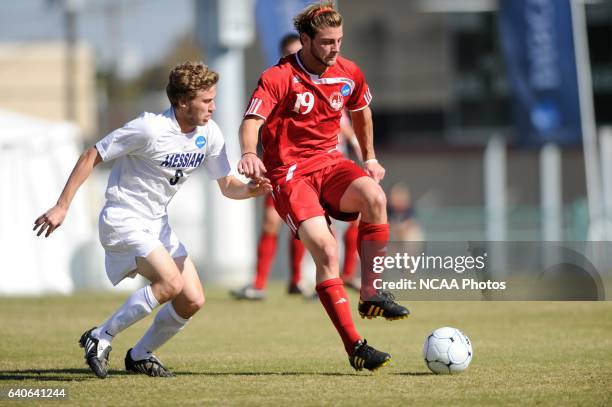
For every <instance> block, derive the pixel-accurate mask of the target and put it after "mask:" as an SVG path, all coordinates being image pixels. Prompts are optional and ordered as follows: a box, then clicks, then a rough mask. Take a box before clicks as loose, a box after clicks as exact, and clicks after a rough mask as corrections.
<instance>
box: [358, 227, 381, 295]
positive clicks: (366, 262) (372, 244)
mask: <svg viewBox="0 0 612 407" xmlns="http://www.w3.org/2000/svg"><path fill="white" fill-rule="evenodd" d="M388 241H389V224H387V223H382V224H373V223H366V222H363V221H361V222H359V234H358V236H357V249H358V250H359V257H360V258H361V298H362V299H368V298H369V297H373V296H374V295H376V289H375V288H374V279H375V278H377V277H378V275H377V274H374V273H373V272H372V268H373V265H374V257H376V256H384V255H385V254H386V251H385V246H386V245H387V242H388Z"/></svg>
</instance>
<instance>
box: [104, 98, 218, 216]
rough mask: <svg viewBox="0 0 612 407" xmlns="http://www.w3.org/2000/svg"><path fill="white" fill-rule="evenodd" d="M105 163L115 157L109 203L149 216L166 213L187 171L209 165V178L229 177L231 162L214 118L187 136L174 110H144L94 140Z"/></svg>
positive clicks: (187, 175) (107, 190) (187, 174)
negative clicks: (118, 127) (135, 117)
mask: <svg viewBox="0 0 612 407" xmlns="http://www.w3.org/2000/svg"><path fill="white" fill-rule="evenodd" d="M96 149H97V150H98V152H99V153H100V156H101V157H102V159H103V160H104V161H109V160H113V159H116V161H115V163H114V165H113V168H112V170H111V173H110V176H109V178H108V186H107V189H106V205H105V207H109V206H110V207H119V208H122V209H125V210H128V211H130V212H133V213H135V214H136V215H138V216H142V217H144V218H147V219H159V218H161V217H163V216H164V215H166V207H167V206H168V203H169V202H170V201H171V200H172V197H173V196H174V194H176V192H177V191H178V189H179V188H180V187H181V185H182V184H183V183H184V182H185V181H186V180H187V178H188V177H189V175H190V174H191V173H192V172H193V171H195V170H196V169H197V168H199V167H202V166H203V167H205V168H206V171H207V173H208V176H209V177H210V178H212V179H219V178H222V177H225V176H227V175H229V173H230V164H229V161H228V159H227V154H226V152H225V141H224V140H223V134H222V133H221V130H220V129H219V126H218V125H217V124H216V123H215V122H214V121H212V120H209V121H208V123H207V124H206V125H204V126H199V127H197V128H196V129H195V130H194V131H193V132H192V133H189V134H184V133H182V132H181V128H180V126H179V124H178V122H177V121H176V118H175V116H174V109H173V108H170V109H168V110H166V111H165V112H163V113H160V114H155V113H147V112H145V113H143V114H142V115H140V117H138V118H137V119H134V120H132V121H131V122H129V123H127V124H126V125H124V126H123V127H122V128H120V129H117V130H115V131H113V132H112V133H110V134H109V135H107V136H106V137H104V138H103V139H102V140H100V141H98V142H97V143H96Z"/></svg>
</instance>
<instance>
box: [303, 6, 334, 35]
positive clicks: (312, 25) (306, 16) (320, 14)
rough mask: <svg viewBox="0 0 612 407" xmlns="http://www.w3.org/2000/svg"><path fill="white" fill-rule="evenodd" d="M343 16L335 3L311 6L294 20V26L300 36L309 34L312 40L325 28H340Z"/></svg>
mask: <svg viewBox="0 0 612 407" xmlns="http://www.w3.org/2000/svg"><path fill="white" fill-rule="evenodd" d="M341 25H342V16H341V15H340V13H338V11H337V10H336V9H335V8H334V3H333V2H321V3H315V4H311V5H310V6H308V7H306V8H305V9H304V10H302V12H301V13H300V14H298V15H297V16H295V18H294V19H293V26H294V27H295V29H296V30H297V32H298V33H300V34H307V35H308V36H309V37H310V38H314V37H315V35H317V33H318V32H319V31H320V30H321V29H322V28H324V27H340V26H341Z"/></svg>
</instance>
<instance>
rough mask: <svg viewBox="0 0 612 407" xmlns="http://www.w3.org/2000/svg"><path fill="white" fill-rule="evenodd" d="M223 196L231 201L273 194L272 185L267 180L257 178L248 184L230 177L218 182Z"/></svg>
mask: <svg viewBox="0 0 612 407" xmlns="http://www.w3.org/2000/svg"><path fill="white" fill-rule="evenodd" d="M217 183H218V184H219V188H220V189H221V193H222V194H223V196H225V197H227V198H231V199H247V198H253V197H256V196H259V195H264V194H267V193H268V192H272V185H271V184H270V180H268V179H267V178H256V179H253V180H251V181H250V182H249V183H248V184H245V183H244V182H242V181H240V180H239V179H238V178H236V177H234V176H232V175H228V176H227V177H223V178H220V179H218V180H217Z"/></svg>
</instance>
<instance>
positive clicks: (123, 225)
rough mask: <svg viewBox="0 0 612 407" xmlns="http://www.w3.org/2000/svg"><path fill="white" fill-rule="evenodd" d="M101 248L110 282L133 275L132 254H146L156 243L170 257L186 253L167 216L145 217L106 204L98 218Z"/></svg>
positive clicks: (136, 255)
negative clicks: (152, 218) (153, 218)
mask: <svg viewBox="0 0 612 407" xmlns="http://www.w3.org/2000/svg"><path fill="white" fill-rule="evenodd" d="M98 231H99V234H100V243H102V247H104V251H105V254H106V256H105V265H106V275H107V276H108V278H109V280H110V281H111V283H113V285H117V284H119V282H120V281H121V280H123V279H124V278H126V277H131V278H134V277H135V276H136V257H147V256H148V255H149V253H151V252H152V251H153V250H154V249H156V248H158V247H159V246H163V247H165V248H166V250H167V251H168V253H170V256H172V257H183V256H187V250H186V249H185V246H183V244H182V243H181V242H180V241H179V240H178V237H177V236H176V234H175V233H174V232H173V231H172V228H171V227H170V225H169V224H168V217H167V216H164V217H162V218H160V219H155V220H149V219H144V218H142V217H139V215H138V214H135V213H132V212H130V211H128V210H126V209H123V208H118V207H109V206H106V207H104V209H102V212H100V218H99V221H98Z"/></svg>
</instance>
